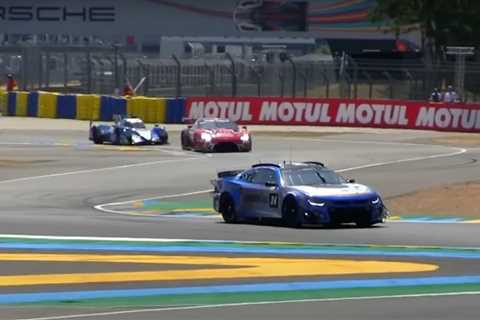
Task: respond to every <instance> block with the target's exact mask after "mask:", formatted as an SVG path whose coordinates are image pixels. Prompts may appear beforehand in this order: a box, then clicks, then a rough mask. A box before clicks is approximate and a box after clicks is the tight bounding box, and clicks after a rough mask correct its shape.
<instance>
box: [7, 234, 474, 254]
mask: <svg viewBox="0 0 480 320" xmlns="http://www.w3.org/2000/svg"><path fill="white" fill-rule="evenodd" d="M10 238H17V239H25V240H65V241H73V240H78V241H108V242H132V243H135V242H152V243H170V242H198V243H204V242H206V243H234V244H243V243H247V244H257V245H262V244H272V245H322V246H332V247H335V246H340V247H342V246H354V247H368V248H370V247H376V246H378V244H361V243H357V244H344V243H328V242H326V243H325V242H324V243H314V242H301V243H300V242H285V241H252V240H202V239H171V238H133V237H102V236H55V235H30V234H0V239H10ZM381 246H382V247H385V248H392V249H396V248H397V249H405V248H407V249H452V250H479V249H480V248H478V247H443V246H441V247H440V246H420V245H381Z"/></svg>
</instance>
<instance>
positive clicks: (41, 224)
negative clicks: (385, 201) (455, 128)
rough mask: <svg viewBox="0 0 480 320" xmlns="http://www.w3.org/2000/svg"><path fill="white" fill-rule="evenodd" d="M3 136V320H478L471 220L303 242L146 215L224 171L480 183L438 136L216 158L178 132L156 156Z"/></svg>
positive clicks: (463, 155)
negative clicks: (309, 170) (302, 165)
mask: <svg viewBox="0 0 480 320" xmlns="http://www.w3.org/2000/svg"><path fill="white" fill-rule="evenodd" d="M0 135H1V138H2V140H1V142H0V152H1V156H0V179H1V181H0V219H1V223H0V234H1V237H0V260H1V261H2V262H1V264H2V268H1V271H0V304H1V306H0V315H1V318H2V319H6V320H9V319H52V320H53V319H83V318H91V319H159V318H175V319H244V318H251V319H270V318H271V319H273V318H275V319H291V318H297V319H311V318H313V317H315V316H316V315H318V314H321V313H326V314H328V315H329V318H335V319H337V318H338V319H348V318H355V319H384V318H385V317H386V315H395V316H396V317H398V318H408V319H472V318H476V317H477V310H478V306H477V304H478V297H479V296H478V294H479V292H480V279H479V278H480V277H478V276H479V275H480V266H478V263H477V260H478V259H480V246H479V244H480V233H479V232H478V230H479V225H478V224H475V223H468V224H460V223H455V224H453V223H403V222H389V223H387V224H385V225H382V226H378V227H375V228H370V229H357V228H354V227H351V226H346V227H343V228H338V229H329V228H305V229H301V230H296V229H289V228H283V227H280V226H278V225H275V223H271V224H268V223H267V224H263V225H250V224H241V225H227V224H224V223H223V222H222V221H221V219H219V218H218V217H217V216H211V215H208V216H202V215H193V216H191V215H188V216H184V215H178V216H174V215H163V214H160V213H159V214H155V213H152V212H150V211H142V208H141V206H142V205H144V204H145V201H143V200H144V199H151V200H150V201H154V203H157V202H159V203H162V201H163V202H165V201H166V200H168V201H173V200H175V199H176V200H175V201H173V202H175V203H181V204H182V203H183V204H184V203H189V201H193V202H192V203H195V204H196V203H200V204H202V205H204V204H205V203H208V202H209V194H208V191H209V190H210V188H211V185H210V182H209V181H210V180H211V179H213V178H214V177H215V174H216V172H217V171H219V170H228V169H242V168H246V167H248V166H250V165H251V164H253V163H256V162H259V161H265V162H280V161H284V160H287V161H288V160H298V161H301V160H317V161H322V162H324V163H326V164H327V165H328V166H329V167H331V168H334V169H336V170H338V171H339V172H341V173H342V174H343V175H344V176H346V177H352V178H355V179H356V180H357V181H359V182H360V183H364V184H369V185H372V186H373V187H375V188H376V189H378V190H379V191H381V193H382V194H383V196H384V197H386V198H389V197H392V196H396V195H400V194H404V193H408V192H412V191H415V190H419V189H424V188H428V187H432V186H438V185H444V184H452V183H458V182H466V181H475V180H479V179H480V170H479V169H480V168H479V167H480V166H479V164H478V162H477V159H478V158H479V156H480V150H479V149H475V148H469V147H463V146H442V145H433V144H430V143H429V140H430V138H431V137H437V136H438V135H439V134H438V133H428V132H413V131H412V132H410V131H393V130H391V131H386V133H385V132H384V133H376V132H372V131H362V130H357V131H355V130H353V129H352V130H351V132H350V133H348V132H347V133H342V134H332V133H329V134H321V132H317V133H312V134H309V135H300V134H299V135H295V134H292V135H279V134H269V133H268V132H262V133H261V134H258V135H257V136H255V144H254V151H253V152H252V153H247V154H246V153H241V154H213V155H209V154H207V155H205V154H200V153H192V152H185V151H182V150H180V148H179V141H178V132H172V133H171V136H172V143H171V145H169V146H159V147H148V146H147V147H115V146H94V145H93V144H90V143H89V142H88V141H86V137H85V136H86V133H85V131H78V130H16V131H7V130H2V131H1V132H0ZM172 199H173V200H172ZM130 201H132V202H130ZM155 201H156V202H155ZM118 203H121V204H120V205H118ZM139 206H140V207H139ZM94 207H97V209H101V210H97V209H94ZM200 209H203V207H202V208H200ZM102 210H103V211H102ZM32 236H33V237H32ZM37 236H39V237H37ZM72 237H76V238H72ZM138 238H142V240H139V239H138ZM159 239H177V240H176V241H173V240H168V241H166V240H159ZM191 240H197V241H191ZM209 240H217V241H209ZM446 247H448V248H446ZM465 248H470V250H467V249H465ZM477 248H478V249H477ZM129 257H130V258H129ZM131 257H135V258H131ZM233 258H235V259H239V260H235V262H236V264H232V263H231V261H232V259H233ZM242 259H245V260H242ZM269 259H270V260H269ZM289 259H290V260H289ZM296 259H297V260H299V261H300V262H298V261H297V265H300V267H297V268H286V267H285V266H283V265H284V264H288V263H292V261H293V263H294V262H295V261H294V260H296ZM305 259H306V260H308V261H306V260H305ZM317 260H318V261H317ZM309 263H311V270H310V269H309V270H307V269H308V268H307V267H301V266H302V265H303V266H305V265H309ZM315 263H320V265H319V266H317V265H316V264H315ZM363 264H364V266H363ZM370 264H371V265H370ZM247 265H248V266H250V267H249V268H252V269H255V268H256V269H255V270H253V271H252V272H251V273H249V272H248V271H247V272H246V273H243V272H242V269H241V268H245V266H247ZM199 266H201V267H199ZM252 266H253V267H252ZM265 266H268V267H265ZM198 268H200V270H197V269H198ZM232 268H233V269H232ZM238 268H240V269H238ZM320 269H321V270H322V271H321V272H320V271H319V270H320ZM372 269H373V270H374V271H372ZM232 270H233V271H232ZM312 270H313V271H312ZM362 270H363V271H362ZM79 273H81V276H75V274H77V275H78V274H79ZM115 273H122V274H115ZM135 273H137V274H135ZM106 274H110V276H111V277H110V276H108V277H107V276H106ZM40 275H43V276H42V277H40ZM136 277H137V278H136ZM373 280H375V281H378V282H376V283H375V285H373V284H372V282H371V281H373ZM339 281H341V283H340V282H339ZM358 281H360V282H358ZM1 283H4V285H1ZM292 283H294V284H295V285H292ZM7 284H9V285H7ZM245 286H251V287H245ZM292 286H293V287H295V290H294V291H292V290H293V289H292ZM307 287H308V288H307ZM192 288H193V289H192ZM272 288H274V289H272ZM146 289H151V290H157V291H155V292H153V291H152V292H150V293H148V292H145V290H146ZM173 289H175V290H173ZM128 290H130V291H128ZM172 290H173V291H172ZM178 290H184V292H183V291H182V292H183V293H182V292H179V291H178ZM195 290H197V291H198V290H200V291H198V292H201V294H203V296H192V294H193V292H194V291H195ZM202 290H203V291H202ZM242 290H244V291H242ZM249 290H250V291H249ZM352 290H353V291H352ZM240 291H242V292H243V294H240V295H238V294H239V293H238V292H240ZM347 291H348V292H347ZM52 292H53V293H56V294H53V295H52V294H51V293H52ZM99 292H101V294H100V293H99ZM195 292H196V291H195ZM198 292H197V293H198ZM252 292H253V293H252ZM272 292H273V293H272ZM22 294H23V295H22ZM109 294H110V296H109ZM177 294H178V295H179V298H178V299H170V300H169V299H167V298H166V297H168V296H169V295H171V296H175V295H177ZM187 294H188V297H186V296H185V295H187ZM214 294H216V295H214ZM55 295H56V296H55ZM182 295H183V296H182ZM237 295H238V296H237ZM152 297H154V298H155V299H154V298H152ZM15 299H16V300H15ZM272 301H276V302H272Z"/></svg>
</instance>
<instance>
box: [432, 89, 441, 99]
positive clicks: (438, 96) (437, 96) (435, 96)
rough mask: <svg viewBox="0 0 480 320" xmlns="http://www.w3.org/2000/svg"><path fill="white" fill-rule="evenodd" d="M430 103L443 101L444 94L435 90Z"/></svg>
mask: <svg viewBox="0 0 480 320" xmlns="http://www.w3.org/2000/svg"><path fill="white" fill-rule="evenodd" d="M430 101H432V102H441V101H442V93H441V92H440V91H439V90H438V88H435V89H433V91H432V94H431V95H430Z"/></svg>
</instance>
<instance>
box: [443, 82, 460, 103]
mask: <svg viewBox="0 0 480 320" xmlns="http://www.w3.org/2000/svg"><path fill="white" fill-rule="evenodd" d="M443 102H445V103H455V102H459V98H458V94H457V92H456V91H455V89H454V88H453V87H452V86H448V88H447V92H445V93H444V94H443Z"/></svg>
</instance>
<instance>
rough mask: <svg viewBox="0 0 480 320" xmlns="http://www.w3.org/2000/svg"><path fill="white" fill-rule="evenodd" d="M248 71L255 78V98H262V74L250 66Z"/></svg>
mask: <svg viewBox="0 0 480 320" xmlns="http://www.w3.org/2000/svg"><path fill="white" fill-rule="evenodd" d="M250 70H251V71H252V73H253V76H254V77H255V82H256V84H257V96H258V97H261V96H262V73H261V72H260V71H258V70H257V69H256V68H255V67H252V66H251V67H250Z"/></svg>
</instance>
